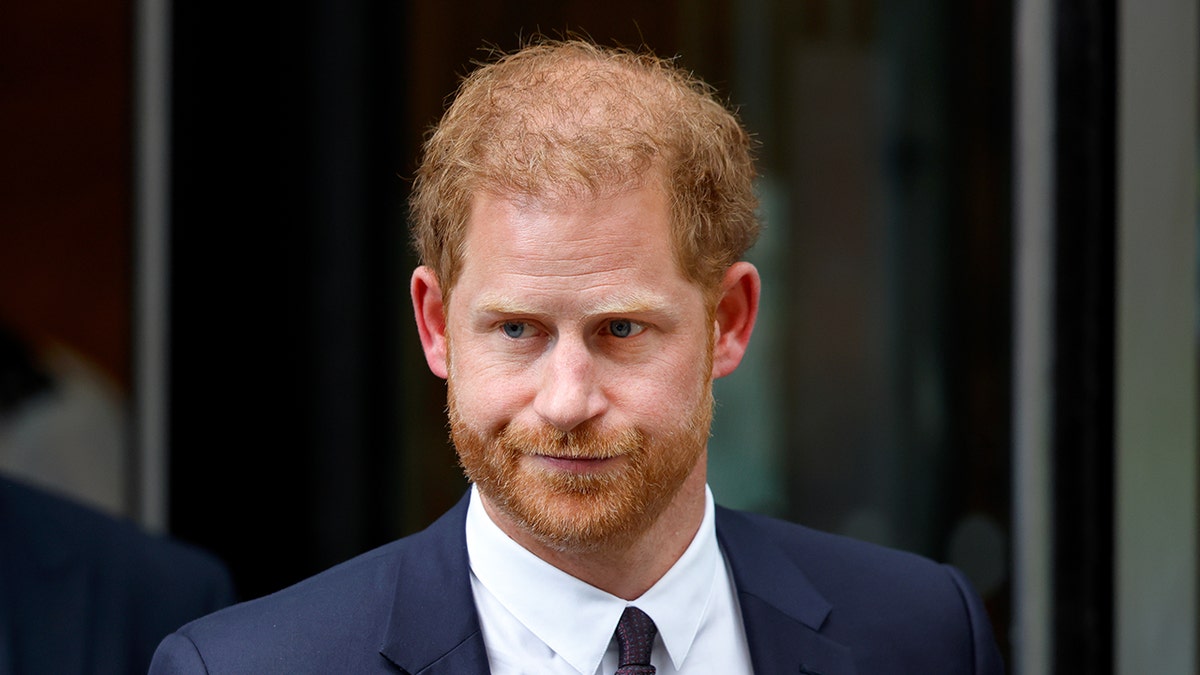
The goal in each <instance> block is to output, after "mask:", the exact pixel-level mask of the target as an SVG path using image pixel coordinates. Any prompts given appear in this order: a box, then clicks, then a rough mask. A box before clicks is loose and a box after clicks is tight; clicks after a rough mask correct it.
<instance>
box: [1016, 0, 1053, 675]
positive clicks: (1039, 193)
mask: <svg viewBox="0 0 1200 675" xmlns="http://www.w3.org/2000/svg"><path fill="white" fill-rule="evenodd" d="M1053 9H1054V8H1053V5H1052V4H1051V3H1042V2H1029V1H1026V2H1020V3H1018V7H1017V15H1016V26H1015V31H1014V40H1015V44H1014V46H1013V56H1014V58H1015V59H1016V63H1015V66H1014V77H1015V83H1014V94H1015V97H1014V98H1015V101H1014V105H1015V110H1014V119H1015V128H1014V138H1015V147H1014V148H1013V154H1014V161H1013V170H1014V172H1015V176H1014V177H1013V184H1014V186H1015V197H1016V202H1017V203H1016V208H1015V213H1016V223H1015V228H1014V230H1015V237H1016V241H1015V243H1014V252H1015V255H1014V264H1015V266H1016V269H1015V270H1014V283H1015V285H1016V288H1015V289H1014V291H1015V292H1014V299H1015V302H1016V306H1015V307H1014V308H1013V318H1014V335H1013V345H1014V355H1013V378H1014V381H1013V417H1014V419H1013V438H1014V446H1013V454H1014V456H1013V495H1012V502H1013V578H1014V584H1013V594H1014V598H1013V607H1014V612H1013V624H1014V625H1013V626H1012V631H1011V634H1012V641H1013V656H1012V661H1013V663H1012V666H1013V672H1014V673H1019V674H1020V675H1042V674H1045V673H1050V672H1051V668H1052V653H1053V645H1052V639H1051V623H1052V616H1053V613H1052V609H1053V607H1052V595H1051V574H1052V566H1051V565H1052V557H1053V536H1054V533H1053V517H1052V515H1053V514H1052V510H1051V509H1052V499H1051V478H1052V476H1051V443H1052V437H1053V436H1052V435H1053V420H1052V418H1051V411H1052V409H1053V408H1052V405H1053V403H1052V402H1053V398H1052V397H1053V363H1052V355H1053V350H1054V343H1053V338H1054V320H1053V316H1054V314H1053V299H1054V268H1053V261H1054V217H1053V214H1054V187H1055V181H1054V171H1055V166H1054V133H1053V129H1054V114H1055V105H1054V72H1055V68H1054V60H1053V59H1054V41H1053V35H1054V33H1053V30H1054V19H1053Z"/></svg>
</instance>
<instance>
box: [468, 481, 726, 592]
mask: <svg viewBox="0 0 1200 675" xmlns="http://www.w3.org/2000/svg"><path fill="white" fill-rule="evenodd" d="M705 465H706V462H705V460H704V458H703V457H702V458H701V459H700V461H698V462H697V463H696V467H695V468H693V469H692V473H691V474H689V476H688V477H687V479H686V480H685V481H684V484H683V485H682V486H681V487H680V489H679V492H678V493H677V494H676V495H675V498H674V499H672V500H671V502H670V503H669V504H668V505H667V507H666V509H664V510H663V512H662V513H661V514H660V515H659V517H658V518H657V519H656V520H655V521H654V522H653V523H652V524H651V525H650V527H648V528H647V529H646V530H645V531H644V532H642V533H640V534H639V535H637V536H636V537H634V538H633V539H632V540H630V541H628V542H623V543H622V544H621V545H613V546H609V547H601V548H596V549H588V550H582V551H575V550H562V549H559V548H555V547H552V546H547V545H546V544H544V543H542V542H541V540H539V539H537V538H536V537H534V536H533V535H531V534H530V533H529V532H527V531H525V530H524V529H523V528H521V527H519V526H517V525H516V524H515V523H514V522H513V521H512V520H511V519H510V518H508V517H506V516H505V515H504V514H503V513H502V512H500V510H499V509H496V508H495V507H493V506H492V505H491V503H490V502H489V501H488V499H487V497H486V496H485V495H483V494H480V498H481V502H482V503H483V507H484V511H486V512H487V514H488V517H490V518H491V519H492V522H494V523H496V525H497V526H498V527H499V528H500V529H501V530H502V531H503V532H504V533H505V534H507V535H508V536H509V537H511V538H512V539H513V541H516V542H517V543H518V544H520V545H521V546H523V547H524V548H525V549H526V550H528V551H529V552H531V553H533V554H534V555H536V556H537V557H539V558H541V559H542V560H545V561H546V562H548V563H550V564H551V565H554V566H555V567H557V568H558V569H560V570H562V571H564V572H566V573H567V574H570V575H571V576H573V577H575V578H576V579H579V580H581V581H584V582H587V583H588V584H590V585H592V586H595V587H596V588H599V589H600V590H603V591H606V592H608V593H611V594H612V595H615V596H617V597H619V598H623V599H625V600H634V599H636V598H638V597H641V596H642V595H643V594H644V593H645V592H646V591H648V590H650V587H651V586H653V585H654V584H655V583H657V582H658V580H659V579H661V578H662V577H663V575H664V574H666V573H667V571H668V570H670V569H671V566H672V565H674V564H675V562H676V561H677V560H679V558H680V557H681V556H682V555H683V553H684V551H686V550H687V547H688V546H689V545H690V544H691V543H692V539H694V538H695V536H696V532H697V531H698V530H699V529H700V523H701V521H702V520H703V519H704V501H705V496H704V495H705V490H704V486H705V480H706V475H705Z"/></svg>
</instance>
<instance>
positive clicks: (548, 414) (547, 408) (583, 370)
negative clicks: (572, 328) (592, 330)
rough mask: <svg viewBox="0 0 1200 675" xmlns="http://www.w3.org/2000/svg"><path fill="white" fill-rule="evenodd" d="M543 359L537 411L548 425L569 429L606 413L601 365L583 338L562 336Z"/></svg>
mask: <svg viewBox="0 0 1200 675" xmlns="http://www.w3.org/2000/svg"><path fill="white" fill-rule="evenodd" d="M543 359H544V361H543V367H542V373H541V383H540V387H539V389H538V393H537V396H536V398H534V410H535V412H536V413H537V414H538V415H539V416H540V417H541V418H542V419H543V420H544V421H545V422H546V423H547V424H549V425H551V426H553V427H554V428H556V429H558V430H560V431H570V430H571V429H574V428H575V427H577V426H579V425H580V424H583V423H584V422H586V421H588V420H590V419H593V418H595V417H598V416H600V415H601V414H603V413H604V411H605V410H606V409H607V407H608V401H607V399H606V398H605V396H604V392H603V390H602V388H601V387H600V384H599V382H598V380H597V375H598V373H597V365H598V364H597V363H596V359H595V357H594V355H593V354H591V353H590V351H589V350H588V347H587V345H586V344H585V343H584V342H583V341H582V340H578V339H572V338H569V337H561V336H560V337H559V338H558V339H557V340H556V341H555V344H554V346H553V347H552V348H551V349H550V351H549V352H547V353H546V355H545V356H544V357H543Z"/></svg>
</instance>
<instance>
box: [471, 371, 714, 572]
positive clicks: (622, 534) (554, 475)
mask: <svg viewBox="0 0 1200 675" xmlns="http://www.w3.org/2000/svg"><path fill="white" fill-rule="evenodd" d="M706 388H707V393H706V395H705V396H702V397H701V400H700V402H699V403H698V404H697V405H696V407H695V409H694V410H693V411H692V413H691V415H690V416H689V418H688V419H685V420H683V421H682V423H681V424H680V425H678V426H677V427H674V428H672V429H670V430H668V431H667V432H665V433H661V434H660V435H659V436H658V437H652V436H650V434H648V433H646V432H644V431H642V430H641V429H637V428H632V427H625V428H618V429H600V428H598V426H597V425H596V424H594V423H592V422H588V423H585V424H583V425H581V426H580V427H577V428H575V429H572V430H571V431H569V432H562V431H559V430H557V429H554V428H552V427H549V426H545V425H542V426H539V427H537V428H524V427H518V426H515V425H514V424H512V423H509V424H507V425H505V426H504V427H503V428H501V429H500V431H499V432H497V433H495V434H491V435H484V434H483V433H480V432H479V431H478V430H476V429H475V428H473V427H471V426H470V425H469V424H468V423H467V421H466V420H464V419H463V418H462V415H461V414H460V412H459V409H458V405H457V401H456V398H455V395H454V383H453V378H451V382H450V386H449V389H448V401H449V410H450V432H451V437H452V438H453V440H454V445H455V447H456V448H457V450H458V457H459V463H460V464H461V465H462V467H463V470H464V471H465V472H466V475H467V478H468V479H469V480H470V481H471V482H473V483H474V484H475V485H476V487H477V488H478V489H479V491H480V493H481V494H482V495H483V497H484V498H486V499H487V501H488V503H489V504H491V505H492V506H493V507H495V508H497V509H499V510H500V511H501V512H503V513H504V514H505V515H507V516H508V517H509V518H510V519H512V521H513V522H515V523H516V525H517V526H519V527H520V528H521V529H522V530H524V531H525V532H528V533H529V534H530V535H532V536H533V537H534V538H535V539H537V540H538V541H539V542H541V543H542V544H543V545H545V546H549V547H551V548H553V549H556V550H560V551H592V550H599V549H608V550H612V549H613V547H618V548H620V547H625V546H627V545H628V544H630V543H631V542H632V541H634V540H635V539H636V538H637V537H638V536H640V535H641V534H643V533H644V532H646V530H647V529H648V528H649V527H650V526H651V525H652V524H653V523H654V521H655V520H656V519H657V518H658V517H659V516H660V515H661V514H662V512H663V511H664V510H665V509H666V507H667V505H668V504H670V503H671V500H672V499H674V497H675V495H676V494H678V492H679V490H680V488H681V487H682V486H683V484H684V481H685V480H686V479H687V477H688V476H689V475H690V474H691V472H692V470H693V469H694V468H695V467H696V462H697V461H699V459H700V457H701V456H702V455H703V452H704V449H705V447H706V446H707V442H708V433H709V427H710V426H711V423H712V410H713V400H712V387H711V381H709V382H708V383H706ZM536 455H543V456H550V457H570V458H578V459H599V458H614V459H613V460H612V461H611V462H609V465H608V466H604V467H599V468H598V470H595V471H590V472H586V473H583V472H574V471H565V470H554V469H551V468H547V467H545V466H544V465H540V464H538V463H536V460H535V456H536Z"/></svg>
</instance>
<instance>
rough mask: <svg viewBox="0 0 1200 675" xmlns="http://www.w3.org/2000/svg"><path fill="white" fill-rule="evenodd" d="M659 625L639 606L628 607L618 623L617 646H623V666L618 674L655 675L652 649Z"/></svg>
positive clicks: (618, 670) (618, 669)
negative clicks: (651, 657) (651, 656)
mask: <svg viewBox="0 0 1200 675" xmlns="http://www.w3.org/2000/svg"><path fill="white" fill-rule="evenodd" d="M657 634H658V627H657V626H655V625H654V620H653V619H651V618H650V617H649V616H647V615H646V613H645V612H643V611H642V610H640V609H638V608H637V607H626V608H625V612H624V613H623V614H621V621H620V622H618V623H617V646H618V647H620V648H621V667H620V668H617V675H654V666H652V665H650V650H651V649H653V648H654V636H655V635H657Z"/></svg>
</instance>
